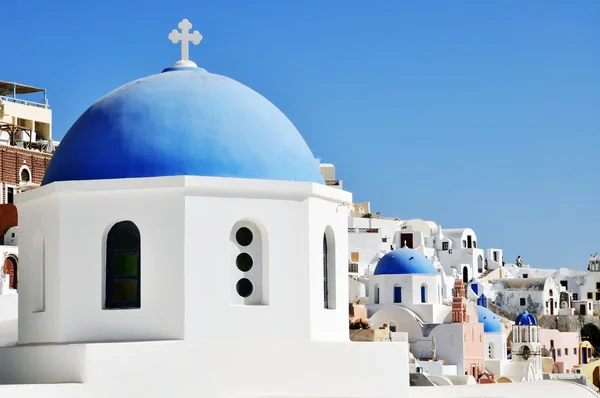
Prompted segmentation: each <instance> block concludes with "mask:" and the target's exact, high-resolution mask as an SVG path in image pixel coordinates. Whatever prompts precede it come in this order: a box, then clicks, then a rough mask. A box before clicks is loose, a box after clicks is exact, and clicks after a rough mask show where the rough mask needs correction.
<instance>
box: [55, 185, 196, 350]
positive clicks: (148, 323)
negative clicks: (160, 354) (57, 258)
mask: <svg viewBox="0 0 600 398" xmlns="http://www.w3.org/2000/svg"><path fill="white" fill-rule="evenodd" d="M141 203H143V205H140V204H141ZM183 204H184V202H183V198H182V193H181V191H180V190H154V191H148V192H145V191H143V190H136V191H129V192H128V191H115V192H106V193H98V194H96V193H91V194H87V195H85V196H84V195H82V197H80V195H73V196H71V197H69V198H68V199H67V198H65V199H63V201H62V213H63V216H62V217H61V229H60V233H61V238H63V237H64V241H63V242H77V243H78V244H72V245H67V244H64V243H63V244H62V245H61V247H62V248H63V251H62V252H61V267H62V269H63V273H64V276H63V281H64V280H65V279H64V278H68V279H67V280H71V281H72V283H70V284H67V285H66V286H62V292H63V294H62V297H61V306H62V308H63V309H64V311H65V312H64V313H63V314H61V317H62V318H63V322H64V323H63V325H64V331H63V333H64V334H63V335H64V338H65V340H66V341H86V340H88V341H89V340H92V341H94V340H102V341H110V340H138V339H144V340H154V339H179V338H183V311H184V308H185V307H184V302H183V296H184V294H183V288H184V286H183V277H184V275H183V267H182V264H183V244H184V243H183V242H184V235H183V233H184V217H185V214H184V207H183ZM92 209H93V210H92ZM97 209H102V210H101V211H98V210H97ZM165 209H168V211H165ZM82 214H86V220H85V224H84V226H83V228H82V229H79V228H81V227H82V225H81V223H78V222H77V219H78V218H79V217H81V215H82ZM123 220H130V221H133V222H134V223H135V224H136V226H137V227H138V229H139V231H140V235H141V308H139V309H128V310H105V309H103V306H104V290H105V289H104V285H105V269H106V268H105V266H106V265H105V261H106V257H105V255H106V254H105V253H106V235H107V234H108V231H109V230H110V228H111V227H112V226H113V225H114V224H115V223H117V222H119V221H123ZM73 226H79V228H73ZM82 236H83V237H85V238H84V239H82ZM82 264H86V265H87V266H85V267H82ZM93 270H96V272H93ZM75 281H76V283H75ZM82 317H84V318H88V321H86V322H82Z"/></svg>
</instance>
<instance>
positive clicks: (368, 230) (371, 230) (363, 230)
mask: <svg viewBox="0 0 600 398" xmlns="http://www.w3.org/2000/svg"><path fill="white" fill-rule="evenodd" d="M355 232H358V233H359V234H365V233H366V234H376V233H379V228H348V233H355Z"/></svg>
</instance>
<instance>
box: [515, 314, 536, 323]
mask: <svg viewBox="0 0 600 398" xmlns="http://www.w3.org/2000/svg"><path fill="white" fill-rule="evenodd" d="M515 325H518V326H527V325H537V320H536V319H535V317H534V316H533V315H531V314H530V313H529V312H527V311H523V313H522V314H521V315H519V316H518V317H517V319H515Z"/></svg>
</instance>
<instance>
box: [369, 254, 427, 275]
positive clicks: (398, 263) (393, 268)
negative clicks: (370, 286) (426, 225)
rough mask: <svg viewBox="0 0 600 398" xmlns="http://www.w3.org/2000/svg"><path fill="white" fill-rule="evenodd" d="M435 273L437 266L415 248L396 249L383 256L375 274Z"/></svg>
mask: <svg viewBox="0 0 600 398" xmlns="http://www.w3.org/2000/svg"><path fill="white" fill-rule="evenodd" d="M399 274H427V275H435V274H436V271H435V267H434V266H433V264H432V263H431V261H430V260H429V259H428V258H427V257H425V255H424V254H423V253H421V252H420V251H417V250H414V249H396V250H392V251H391V252H389V253H387V254H386V255H385V256H383V257H381V260H379V263H378V264H377V267H376V268H375V275H399Z"/></svg>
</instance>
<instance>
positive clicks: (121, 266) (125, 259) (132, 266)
mask: <svg viewBox="0 0 600 398" xmlns="http://www.w3.org/2000/svg"><path fill="white" fill-rule="evenodd" d="M114 256H115V257H114V260H113V275H114V276H115V277H119V276H138V259H139V255H138V254H135V253H115V254H114Z"/></svg>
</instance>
